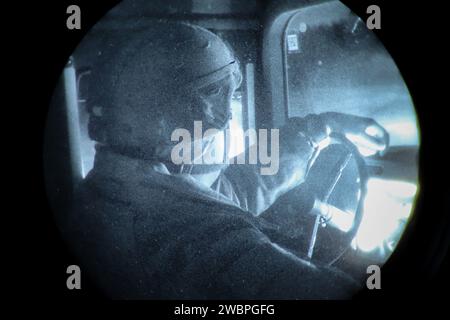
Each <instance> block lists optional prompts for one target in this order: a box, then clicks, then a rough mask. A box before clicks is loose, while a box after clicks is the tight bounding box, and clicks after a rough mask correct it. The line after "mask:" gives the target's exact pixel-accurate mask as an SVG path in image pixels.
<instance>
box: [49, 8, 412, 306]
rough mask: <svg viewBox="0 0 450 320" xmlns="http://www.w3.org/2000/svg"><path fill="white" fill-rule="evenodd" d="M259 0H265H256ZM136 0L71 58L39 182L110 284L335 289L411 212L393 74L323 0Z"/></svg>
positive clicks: (348, 282)
mask: <svg viewBox="0 0 450 320" xmlns="http://www.w3.org/2000/svg"><path fill="white" fill-rule="evenodd" d="M272 2H273V3H272ZM272 2H271V1H266V2H264V3H263V2H260V1H256V0H255V1H235V0H228V1H213V0H205V1H198V0H186V1H181V0H180V1H176V0H172V1H168V0H166V1H138V0H136V1H134V0H125V1H123V2H121V3H120V4H119V5H117V6H116V7H114V8H113V9H112V10H111V11H110V12H108V13H107V14H106V15H105V16H104V17H103V18H102V19H101V20H100V21H99V22H98V23H97V24H96V25H95V26H94V27H93V28H92V29H91V30H90V31H89V33H88V34H87V36H86V37H85V38H84V39H83V40H82V42H81V43H80V44H79V46H78V47H77V48H76V50H75V51H74V52H73V54H72V55H71V57H70V58H69V60H68V62H67V65H66V67H65V68H64V70H62V75H61V78H60V81H59V83H58V86H57V87H56V89H55V92H54V96H53V100H52V105H51V109H50V112H49V114H48V121H47V128H46V145H45V152H44V157H45V165H46V168H45V169H46V170H45V171H46V172H45V173H46V182H47V193H48V197H49V199H50V201H51V204H52V206H53V209H54V213H55V219H56V221H57V223H58V226H59V227H60V230H61V234H62V235H63V237H64V239H65V240H66V242H67V245H68V247H69V248H70V250H72V252H73V253H74V255H75V256H76V257H77V259H78V260H79V265H80V267H81V269H82V270H83V272H84V273H85V274H88V275H89V276H90V278H91V279H93V281H94V282H95V284H96V286H98V288H99V289H100V290H101V291H102V292H103V293H104V294H105V295H106V296H108V297H111V298H119V299H347V298H351V297H352V296H353V295H354V294H356V293H357V292H358V291H359V290H360V289H361V288H363V287H364V286H366V279H367V268H368V267H369V266H372V265H377V266H382V265H383V264H384V263H385V262H386V261H387V260H388V258H389V257H390V255H391V253H392V252H393V251H394V250H395V247H396V244H397V243H398V241H399V240H400V238H401V235H402V232H403V230H404V228H405V226H406V224H407V223H408V220H409V217H410V215H411V214H412V212H413V207H414V199H415V196H416V194H417V190H418V183H417V171H418V169H417V151H418V147H419V133H418V125H417V121H416V115H415V112H414V106H413V104H412V100H411V97H410V95H409V92H408V89H407V88H406V85H405V84H404V82H403V79H402V77H401V74H400V72H399V70H398V69H397V67H396V65H395V63H394V61H393V60H392V58H391V57H390V55H389V53H388V52H387V51H386V50H385V48H384V47H383V45H382V43H381V42H380V41H379V40H378V39H377V37H376V36H375V35H374V34H373V32H372V31H370V30H369V29H368V27H367V25H366V22H365V21H363V20H362V19H361V18H359V17H358V16H356V15H355V14H354V13H353V12H352V11H351V10H350V9H349V8H347V7H346V6H345V5H343V4H342V3H341V2H339V1H300V0H299V1H285V2H284V3H283V5H279V6H277V5H276V1H272Z"/></svg>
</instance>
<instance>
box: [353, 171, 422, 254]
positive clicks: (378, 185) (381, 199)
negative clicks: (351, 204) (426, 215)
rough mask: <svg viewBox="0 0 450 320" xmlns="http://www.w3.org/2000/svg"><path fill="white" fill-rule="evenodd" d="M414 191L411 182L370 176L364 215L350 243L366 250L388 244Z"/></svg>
mask: <svg viewBox="0 0 450 320" xmlns="http://www.w3.org/2000/svg"><path fill="white" fill-rule="evenodd" d="M416 191H417V186H416V185H415V184H413V183H408V182H403V181H396V180H384V179H379V178H371V179H369V181H368V183H367V195H366V199H365V202H364V213H363V214H364V216H363V219H362V221H361V225H360V227H359V229H358V232H357V234H356V236H355V239H354V242H353V245H354V246H355V247H356V248H358V249H360V250H362V251H365V252H369V251H373V250H375V249H377V248H383V245H384V244H387V245H389V239H391V238H392V237H395V236H396V235H399V234H400V233H401V231H402V230H401V229H400V228H401V226H402V224H401V221H402V220H403V221H405V220H406V219H408V218H409V215H410V214H411V209H412V203H413V199H414V196H415V194H416Z"/></svg>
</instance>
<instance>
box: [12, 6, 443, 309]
mask: <svg viewBox="0 0 450 320" xmlns="http://www.w3.org/2000/svg"><path fill="white" fill-rule="evenodd" d="M118 2H119V1H118V0H96V1H95V2H94V1H88V0H72V1H69V0H60V1H55V2H53V3H51V2H50V1H47V2H45V3H43V2H39V3H36V2H32V1H30V2H28V3H26V2H23V3H21V4H20V5H19V6H18V7H17V8H14V9H9V10H7V12H8V13H10V14H11V17H12V18H13V19H12V21H11V22H8V29H7V30H8V33H9V36H10V37H11V41H10V42H9V43H8V44H10V46H9V51H10V52H11V53H12V54H13V56H14V57H15V58H16V59H17V58H18V59H17V62H15V63H14V64H13V65H12V66H13V68H14V70H12V71H13V76H12V78H11V80H12V81H11V80H10V81H9V82H12V83H13V84H17V86H14V88H13V89H12V90H13V91H11V93H13V94H14V96H13V98H14V100H13V104H12V105H11V106H12V107H11V109H14V111H16V110H17V111H18V113H19V115H18V116H16V117H15V118H13V119H15V120H16V121H15V123H13V125H14V126H13V128H12V129H11V130H12V131H10V133H11V132H12V133H14V138H13V139H11V140H12V142H13V145H14V146H13V149H11V150H13V152H12V154H14V155H18V154H19V155H20V156H14V159H13V160H14V162H15V163H16V164H19V170H14V171H13V172H12V173H13V182H12V183H11V185H10V186H11V187H10V188H9V189H10V191H12V194H13V195H12V198H11V199H10V200H11V201H13V206H15V208H14V209H13V210H12V212H13V214H11V215H14V216H15V217H17V218H18V220H19V221H18V223H19V224H18V227H15V228H13V229H14V232H13V235H12V236H10V237H9V239H10V242H11V247H12V251H13V255H12V258H11V260H9V261H10V262H11V263H10V265H11V267H12V268H13V269H15V271H16V272H18V273H19V274H18V275H16V274H15V273H12V274H11V277H10V279H9V280H12V282H13V290H12V291H11V296H13V297H17V298H23V297H25V298H28V299H32V300H40V299H45V300H48V299H51V300H54V299H58V300H60V299H64V300H66V301H73V300H76V301H80V300H83V301H84V300H91V299H92V298H94V299H96V298H103V297H102V296H101V295H100V294H99V292H98V291H97V290H96V289H95V287H94V286H92V285H91V284H90V283H89V282H87V283H84V287H83V290H81V291H76V290H73V291H69V290H67V289H66V287H65V280H66V274H65V268H66V267H67V266H68V265H69V264H73V263H74V261H75V260H74V258H73V257H72V256H71V255H70V254H69V253H68V252H67V250H66V247H65V245H64V243H63V241H62V240H61V237H60V235H59V233H58V231H57V227H56V224H55V222H54V220H53V215H52V212H51V210H50V208H49V205H48V201H47V198H46V195H45V189H44V177H43V170H42V168H43V164H42V148H43V138H44V128H45V122H46V114H47V110H48V106H49V102H50V98H51V95H52V92H53V89H54V87H55V85H56V82H57V79H58V77H59V75H60V73H61V70H62V69H63V67H64V64H65V62H66V61H67V58H68V57H69V55H70V53H71V52H72V51H73V50H74V49H75V47H76V45H77V44H78V43H79V42H80V40H81V39H82V37H83V36H84V35H85V34H86V33H87V32H88V31H89V29H90V27H91V26H92V25H93V24H94V23H95V22H96V21H98V20H99V19H100V18H101V17H102V16H103V15H104V14H105V13H106V12H107V11H108V10H109V9H110V8H112V7H113V6H114V5H115V4H117V3H118ZM342 2H344V3H345V4H346V5H347V6H349V7H350V8H351V9H352V10H353V11H354V12H355V13H357V14H358V15H359V16H360V17H365V16H366V12H365V10H366V8H367V6H368V5H370V4H377V5H379V6H380V7H381V8H382V29H381V30H378V31H375V32H376V34H377V35H378V37H379V38H380V39H381V41H382V42H383V44H384V45H385V47H386V48H387V50H388V51H389V52H390V54H391V55H392V57H393V58H394V60H395V62H396V63H397V66H398V67H399V69H400V71H401V73H402V75H403V77H404V79H405V81H406V84H407V86H408V88H409V90H410V92H411V95H412V97H413V100H414V104H415V106H416V110H417V114H418V116H419V122H420V126H421V140H422V141H421V150H420V185H421V188H420V196H419V199H418V201H417V205H416V212H415V215H414V218H413V221H412V222H411V223H410V224H409V227H408V229H407V231H406V233H405V236H404V237H403V239H402V241H401V243H400V244H399V247H398V248H397V250H396V252H395V254H394V255H393V256H392V258H391V259H390V260H389V262H388V263H387V264H386V265H385V267H384V268H383V284H382V285H383V289H382V290H380V291H366V292H363V293H362V294H360V295H359V296H357V297H356V300H359V301H360V303H362V304H363V305H365V304H367V303H370V301H379V300H382V301H387V300H389V299H394V298H395V299H398V298H415V299H441V298H444V297H445V295H441V294H440V292H439V290H440V289H444V290H445V289H446V288H447V283H448V272H447V270H450V268H448V266H449V264H448V254H447V253H446V250H448V245H449V242H450V241H449V234H450V228H449V212H450V208H449V205H448V204H449V198H450V192H449V190H450V189H449V187H448V186H447V185H446V184H447V181H446V178H445V168H446V165H447V163H446V162H447V161H446V157H445V156H444V154H443V152H444V151H443V150H444V149H446V143H445V138H446V134H445V131H444V129H445V128H446V126H445V125H446V123H445V122H446V121H445V120H446V117H445V113H444V110H445V103H446V100H445V99H443V97H441V96H439V93H444V94H445V93H446V88H445V80H444V79H445V77H446V75H445V73H444V71H443V64H444V63H445V62H446V59H447V58H446V57H445V56H444V52H443V50H442V49H440V48H439V46H440V44H441V43H443V42H445V37H443V36H442V35H441V34H440V32H442V31H443V30H444V29H445V26H444V23H445V21H444V19H442V20H441V19H440V18H439V14H440V13H445V11H444V9H443V7H441V6H440V5H439V4H438V3H437V2H434V3H432V2H424V3H423V4H415V3H412V2H410V1H378V0H373V1H368V0H347V1H342ZM70 4H77V5H79V6H80V7H82V8H83V28H82V30H81V31H68V30H67V29H66V27H65V19H66V14H65V10H66V8H67V6H68V5H70ZM7 51H8V50H7ZM13 61H14V60H13ZM439 74H442V75H443V76H444V79H442V80H441V79H440V78H439ZM15 90H17V91H15ZM17 119H19V120H20V121H17ZM17 127H19V129H20V130H18V129H17ZM447 144H448V143H447ZM16 148H17V150H16ZM16 152H17V153H16ZM22 152H23V154H24V155H23V156H22V155H21V153H22ZM22 174H23V176H22ZM23 205H24V206H23ZM5 206H6V204H5ZM22 206H23V208H22ZM10 212H11V211H10ZM446 254H447V255H446ZM278 304H279V305H280V306H281V307H280V308H282V310H293V311H295V310H297V308H300V306H302V308H304V307H305V306H306V304H308V303H306V302H278ZM133 305H134V304H133ZM173 305H174V303H153V304H152V306H153V307H156V306H160V307H161V306H162V310H163V313H166V311H167V310H169V309H167V308H170V306H173ZM308 305H312V308H316V306H317V305H316V303H309V304H308ZM332 306H333V307H334V308H336V310H339V309H340V308H347V307H352V306H353V304H351V305H348V303H345V302H344V303H340V304H335V303H333V304H332ZM165 308H166V309H165ZM284 308H286V309H284ZM324 312H325V311H324Z"/></svg>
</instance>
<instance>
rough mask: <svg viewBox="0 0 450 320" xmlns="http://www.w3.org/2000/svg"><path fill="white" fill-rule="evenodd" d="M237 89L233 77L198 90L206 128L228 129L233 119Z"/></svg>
mask: <svg viewBox="0 0 450 320" xmlns="http://www.w3.org/2000/svg"><path fill="white" fill-rule="evenodd" d="M235 89H236V88H235V83H234V80H233V78H232V76H231V75H230V76H227V77H226V78H224V79H222V80H219V81H217V82H214V83H211V84H209V85H206V86H204V87H202V88H200V89H198V94H199V96H200V103H201V107H202V112H203V114H204V119H205V121H206V123H205V124H204V126H205V127H206V128H208V127H211V128H216V129H219V130H223V129H226V128H227V126H228V122H229V120H231V117H232V114H231V99H232V97H233V93H234V91H235Z"/></svg>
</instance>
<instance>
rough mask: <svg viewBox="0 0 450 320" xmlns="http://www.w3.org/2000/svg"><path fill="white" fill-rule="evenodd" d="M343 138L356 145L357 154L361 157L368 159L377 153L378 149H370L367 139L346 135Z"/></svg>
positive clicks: (355, 135)
mask: <svg viewBox="0 0 450 320" xmlns="http://www.w3.org/2000/svg"><path fill="white" fill-rule="evenodd" d="M345 137H346V138H347V139H348V140H350V141H351V142H352V143H354V144H355V145H356V147H357V148H358V151H359V153H360V154H361V155H362V156H363V157H370V156H373V155H374V154H376V153H377V152H378V149H377V148H376V147H375V146H373V148H372V147H370V146H369V141H367V139H364V138H363V137H361V136H360V135H357V134H351V133H347V134H346V135H345Z"/></svg>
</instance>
